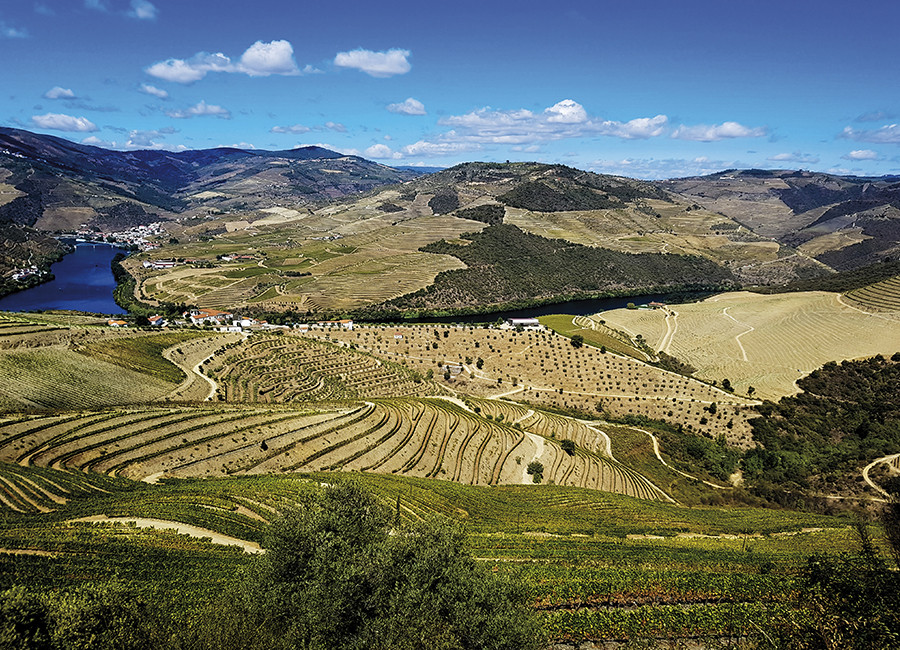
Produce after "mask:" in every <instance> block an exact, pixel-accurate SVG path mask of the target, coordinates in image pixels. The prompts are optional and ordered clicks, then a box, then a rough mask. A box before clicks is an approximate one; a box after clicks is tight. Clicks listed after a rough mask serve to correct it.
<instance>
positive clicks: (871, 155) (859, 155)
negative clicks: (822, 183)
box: [841, 149, 880, 160]
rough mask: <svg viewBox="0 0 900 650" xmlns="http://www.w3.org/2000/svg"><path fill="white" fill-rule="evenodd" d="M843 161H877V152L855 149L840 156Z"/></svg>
mask: <svg viewBox="0 0 900 650" xmlns="http://www.w3.org/2000/svg"><path fill="white" fill-rule="evenodd" d="M841 158H843V159H844V160H879V159H880V158H879V156H878V152H876V151H872V150H871V149H855V150H853V151H851V152H850V153H848V154H844V155H843V156H841Z"/></svg>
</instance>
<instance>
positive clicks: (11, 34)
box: [0, 20, 28, 38]
mask: <svg viewBox="0 0 900 650" xmlns="http://www.w3.org/2000/svg"><path fill="white" fill-rule="evenodd" d="M0 38H28V32H27V31H25V30H24V29H20V28H18V27H13V26H12V25H7V24H6V23H5V22H3V21H2V20H0Z"/></svg>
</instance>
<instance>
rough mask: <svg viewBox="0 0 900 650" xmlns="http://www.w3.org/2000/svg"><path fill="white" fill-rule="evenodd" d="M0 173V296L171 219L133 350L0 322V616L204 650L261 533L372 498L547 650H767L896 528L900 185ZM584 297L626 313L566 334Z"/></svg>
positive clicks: (267, 172)
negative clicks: (28, 605)
mask: <svg viewBox="0 0 900 650" xmlns="http://www.w3.org/2000/svg"><path fill="white" fill-rule="evenodd" d="M0 145H2V149H3V151H2V152H0V168H2V170H3V171H2V174H3V175H2V182H3V185H2V186H0V222H2V223H0V226H3V227H6V228H8V229H10V232H12V231H15V233H16V234H15V236H17V237H21V238H24V239H25V240H26V241H27V245H26V244H23V245H22V246H21V247H20V246H18V245H17V246H15V247H14V246H10V247H8V251H9V260H6V259H5V258H4V259H3V260H0V262H2V264H5V265H6V266H5V267H3V269H0V272H2V273H4V274H5V275H4V278H8V279H9V282H14V281H13V279H12V278H13V275H12V269H13V268H14V267H15V266H16V265H20V264H22V263H23V262H22V259H23V258H24V259H25V261H28V260H31V259H34V260H36V259H37V258H36V257H34V255H35V254H34V253H33V251H34V250H37V249H35V248H34V247H35V246H43V245H45V244H47V243H48V242H50V247H51V248H52V247H53V246H54V245H55V242H56V241H57V240H55V239H53V238H52V237H51V235H57V236H58V235H59V234H60V233H62V232H67V233H70V232H71V231H75V230H79V229H80V230H82V232H90V233H93V234H92V236H96V237H97V238H103V237H105V236H106V234H107V233H109V232H118V231H117V230H115V229H116V228H120V229H121V228H124V227H126V226H128V227H131V226H134V225H136V224H145V223H153V224H157V225H156V226H154V230H155V232H154V233H153V234H151V235H149V236H148V238H147V242H146V246H144V248H146V250H142V251H134V252H131V254H129V255H127V256H125V255H121V256H118V257H117V258H116V259H115V260H114V261H113V263H112V267H111V270H112V272H113V275H114V276H115V279H116V282H117V287H116V289H115V299H116V301H117V303H118V305H120V307H121V308H122V311H127V312H128V314H127V316H125V317H123V319H122V321H121V322H117V319H112V320H111V319H109V318H108V317H107V316H105V315H103V314H91V313H85V312H69V311H61V310H55V309H49V308H47V309H41V310H39V311H33V312H2V313H0V374H2V377H3V380H4V381H3V382H2V384H0V586H2V587H0V590H5V589H9V588H11V587H13V586H14V585H20V586H22V585H24V588H27V589H28V590H31V591H33V592H35V593H38V592H39V593H46V594H61V593H67V590H70V589H81V588H83V589H94V588H100V589H107V588H109V589H112V588H114V587H112V586H110V585H114V584H118V583H116V582H115V581H116V580H120V581H123V584H124V585H125V586H124V587H122V588H123V589H125V588H127V589H128V590H130V591H128V593H129V594H130V595H129V598H130V599H131V601H132V602H151V603H153V607H149V608H148V609H147V611H151V612H154V613H153V615H154V616H156V615H158V616H159V617H160V618H159V619H158V620H157V622H156V623H155V625H157V626H158V627H159V628H160V629H163V628H165V630H166V634H167V635H168V637H167V638H169V639H170V640H171V639H183V638H187V637H184V636H183V635H185V634H196V635H199V636H203V635H207V636H206V637H204V638H207V639H209V638H213V637H214V636H215V635H216V634H218V633H219V630H218V628H216V629H215V631H211V630H213V628H214V627H215V626H216V623H215V621H218V620H220V618H219V617H221V616H227V613H228V612H232V611H237V610H234V609H233V608H235V607H237V606H238V605H237V603H239V602H240V598H234V597H232V595H233V594H235V593H244V592H241V590H242V589H246V588H247V584H249V583H248V582H247V581H246V579H245V577H246V575H247V572H251V571H254V570H255V569H252V568H251V567H252V566H256V565H254V564H253V562H254V560H253V559H252V558H251V555H253V556H260V557H265V556H266V555H267V554H268V553H271V552H272V548H273V547H272V545H271V544H272V542H271V537H270V536H269V535H270V533H271V531H272V530H273V526H277V525H279V524H278V523H277V522H279V521H281V518H282V516H285V515H287V516H291V513H292V512H297V511H298V509H299V510H303V509H306V510H310V509H312V510H315V508H317V507H319V506H318V505H315V504H320V503H322V499H327V498H329V497H328V495H329V494H331V493H332V492H331V491H332V490H334V489H342V487H343V488H347V489H351V490H352V489H357V488H360V489H363V490H364V491H365V492H366V493H367V494H370V495H372V498H374V499H375V500H376V502H377V503H378V504H380V506H381V507H383V508H384V509H385V512H388V511H389V512H390V515H391V522H392V523H391V526H390V530H391V531H392V535H394V536H396V535H397V531H408V530H418V529H416V528H415V527H416V526H419V525H426V524H427V525H432V524H434V525H441V526H444V525H446V526H459V527H460V528H459V529H455V528H454V530H460V531H462V530H465V533H466V537H465V540H466V541H465V547H464V548H465V552H466V553H469V554H471V556H472V557H473V558H475V559H474V560H472V562H474V563H475V565H476V566H478V567H479V570H481V569H484V570H485V571H489V572H491V573H493V574H497V576H499V577H500V578H502V579H504V580H510V581H513V582H515V583H516V584H518V585H519V588H520V589H521V590H522V593H523V594H524V596H523V598H524V601H523V602H527V607H528V609H529V611H530V612H531V613H532V614H534V616H535V617H536V620H537V625H538V627H539V628H540V630H541V634H542V635H544V636H543V638H545V640H546V641H547V643H562V644H569V645H568V646H566V647H578V646H577V645H576V644H581V643H589V642H590V643H598V644H605V643H607V642H608V643H654V644H685V643H687V644H691V643H694V644H695V645H696V647H704V646H702V645H700V644H701V643H703V644H708V645H709V647H713V646H715V644H731V643H732V642H741V643H744V642H749V641H751V640H752V642H754V643H756V642H759V643H762V642H763V641H762V639H763V638H764V637H765V635H767V634H768V633H769V632H770V631H774V630H785V629H792V628H791V626H798V625H806V624H808V623H809V620H810V616H811V613H810V612H811V610H810V609H809V607H808V602H807V598H808V591H807V584H806V582H804V580H805V578H804V577H803V576H805V575H806V574H805V573H804V572H806V571H807V570H808V566H809V565H808V561H809V560H808V559H809V558H810V557H811V556H814V555H816V554H823V553H828V552H836V551H839V552H846V553H849V554H851V556H852V557H854V558H858V557H862V555H861V554H860V553H861V552H860V551H859V549H860V544H861V543H866V542H860V539H859V538H858V536H857V532H856V531H855V530H854V524H853V522H854V519H857V520H858V519H866V520H868V521H870V522H874V521H875V520H876V519H877V517H878V516H879V514H878V513H879V512H881V511H882V509H884V508H890V507H892V506H891V504H892V503H893V501H894V500H895V499H896V495H895V494H894V492H893V490H894V485H895V483H896V480H897V477H898V476H900V466H898V462H897V456H898V453H900V439H898V437H897V431H898V429H897V426H898V423H900V404H898V403H897V395H898V394H900V393H898V391H897V390H896V387H897V385H898V373H900V301H898V296H900V293H898V286H900V285H898V281H900V280H898V279H900V269H898V268H897V264H898V263H897V262H896V261H895V258H896V256H897V254H898V252H900V248H898V246H900V237H898V236H896V232H895V230H896V223H898V214H896V206H895V205H894V204H895V203H896V196H895V195H896V187H895V181H893V180H891V179H890V178H887V177H885V178H880V179H857V178H855V177H838V176H832V175H827V174H815V173H811V172H782V171H772V172H769V171H761V170H745V171H735V170H729V171H726V172H720V173H717V174H712V175H709V176H704V177H696V178H686V179H674V180H669V181H652V182H651V181H640V180H635V179H629V178H624V177H620V176H611V175H604V174H596V173H592V172H584V171H581V170H578V169H574V168H571V167H567V166H564V165H559V164H553V165H551V164H540V163H520V162H512V163H464V164H460V165H456V166H454V167H451V168H448V169H443V170H439V171H435V172H433V173H428V174H420V173H417V172H415V171H411V170H409V169H394V168H391V167H387V166H385V165H381V164H378V163H373V162H371V161H367V160H365V159H363V158H360V157H358V156H351V155H342V154H338V153H335V152H333V151H329V150H327V149H324V148H321V147H305V148H299V149H294V150H286V151H262V150H259V151H253V152H251V151H243V150H238V149H231V148H220V149H212V150H205V151H184V152H179V153H170V152H150V151H146V152H137V153H131V154H129V155H126V154H123V153H121V152H114V151H109V150H104V149H100V148H97V147H89V146H86V145H77V144H74V143H70V142H67V141H65V140H61V139H58V138H52V137H48V136H39V135H36V134H29V133H28V132H25V131H20V130H15V129H0ZM11 237H12V235H10V241H12V239H11ZM4 250H5V251H6V250H7V249H6V248H5V249H4ZM26 255H27V257H25V256H26ZM14 258H15V259H14ZM48 259H49V258H48ZM47 268H48V269H49V267H47ZM57 268H59V267H57ZM16 282H17V281H16ZM4 286H6V285H4ZM10 286H11V287H12V289H11V290H15V289H24V285H10ZM46 286H50V285H46ZM25 295H26V294H21V296H22V297H24V296H25ZM663 295H665V296H666V298H665V299H663V298H661V296H663ZM598 297H616V298H618V299H621V300H622V301H623V302H621V303H620V304H622V305H625V304H627V303H629V302H631V303H632V304H629V305H628V307H627V308H617V309H611V310H606V311H602V312H598V313H595V314H590V315H575V314H565V313H563V312H564V311H565V309H564V305H563V304H564V303H565V302H566V301H570V300H579V299H586V298H598ZM669 297H671V299H670V298H669ZM679 298H683V299H684V300H686V302H681V301H680V300H679ZM632 301H633V302H632ZM644 303H650V304H647V305H645V304H644ZM552 305H559V311H558V312H557V313H552V312H553V311H554V310H553V309H552V308H551V307H549V306H552ZM535 306H542V307H543V308H544V309H546V310H547V313H545V314H544V315H541V316H540V318H539V319H524V320H513V319H509V320H507V319H498V318H497V313H498V312H500V311H502V310H506V309H514V308H530V307H535ZM221 312H227V314H228V316H226V314H225V313H221ZM477 314H481V315H482V316H481V317H480V318H474V317H473V315H477ZM150 317H155V318H154V322H155V323H160V322H162V321H164V325H160V324H157V325H155V326H154V325H152V324H151V321H150V320H149V318H150ZM430 317H431V318H435V319H437V318H440V321H437V320H435V321H434V322H427V320H428V318H430ZM470 317H471V320H472V322H469V318H470ZM464 318H466V320H467V322H452V321H454V319H459V321H462V320H463V319H464ZM475 320H483V321H484V322H474V321H475ZM347 486H350V487H349V488H348V487H347ZM353 486H356V487H353ZM311 504H313V505H312V506H311ZM316 512H318V511H316ZM435 522H438V524H435ZM868 530H870V531H871V537H870V538H866V539H870V540H871V544H872V546H871V548H872V549H874V551H872V552H874V553H875V554H876V555H877V556H878V557H879V558H880V557H884V558H887V557H889V556H888V552H889V549H890V547H891V546H890V544H891V540H890V538H889V537H888V536H887V535H886V534H885V533H884V531H883V529H882V528H879V527H877V526H875V525H874V524H872V525H870V526H869V528H868ZM404 534H405V533H404ZM454 534H455V533H454ZM460 535H462V533H460ZM401 537H402V535H401ZM460 539H462V537H460ZM865 548H869V547H865ZM260 551H262V552H261V553H260ZM868 552H869V551H864V552H863V554H864V553H868ZM848 557H849V556H848ZM866 557H874V556H866ZM879 561H881V560H879ZM884 562H886V563H887V564H885V565H884V566H889V565H890V566H891V567H892V566H893V565H892V564H891V563H892V560H884ZM891 570H893V569H891ZM173 583H177V584H178V585H179V588H177V589H173V588H172V587H171V585H172V584H173ZM115 588H118V587H115ZM9 593H12V592H9ZM217 612H218V613H217ZM222 612H225V613H226V614H222ZM236 618H238V619H239V618H240V617H239V616H236ZM210 626H212V627H210ZM179 642H180V641H179ZM198 647H200V646H198ZM223 647H224V646H223ZM548 647H549V646H548ZM596 647H601V646H596ZM602 647H606V646H602ZM609 647H612V646H609ZM648 647H651V646H648ZM691 647H693V646H691Z"/></svg>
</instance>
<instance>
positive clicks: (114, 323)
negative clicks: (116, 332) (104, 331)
mask: <svg viewBox="0 0 900 650" xmlns="http://www.w3.org/2000/svg"><path fill="white" fill-rule="evenodd" d="M106 324H107V325H109V326H110V327H128V323H126V322H125V321H123V320H108V321H106Z"/></svg>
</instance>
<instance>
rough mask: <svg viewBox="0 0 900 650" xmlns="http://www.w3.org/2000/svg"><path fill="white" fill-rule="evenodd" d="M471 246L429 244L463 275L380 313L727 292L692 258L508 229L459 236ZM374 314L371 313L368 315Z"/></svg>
mask: <svg viewBox="0 0 900 650" xmlns="http://www.w3.org/2000/svg"><path fill="white" fill-rule="evenodd" d="M463 237H464V238H465V239H466V240H468V241H469V242H471V243H468V244H466V245H465V246H460V245H458V244H454V243H448V242H446V241H441V242H437V243H434V244H429V245H428V246H425V247H423V248H422V249H421V250H422V251H423V252H427V253H438V254H443V255H452V256H453V257H456V258H457V259H459V260H460V261H462V262H464V263H465V265H466V268H465V269H461V270H457V271H445V272H442V273H440V274H438V275H437V277H435V281H434V284H433V285H431V286H429V287H428V288H427V289H423V290H420V291H418V292H415V293H412V294H410V295H407V296H403V297H401V298H397V299H394V300H391V301H388V302H387V303H385V304H384V305H383V307H384V308H385V309H387V310H399V311H407V310H415V311H440V310H445V309H453V310H460V309H465V308H468V307H471V306H473V305H478V306H481V307H482V308H487V307H494V308H496V307H498V306H504V305H512V304H527V303H536V302H541V301H552V300H560V299H562V298H574V297H587V296H591V295H598V294H599V295H604V294H605V295H629V294H640V293H652V292H655V291H664V290H675V289H678V290H701V289H712V288H721V287H726V286H729V285H731V284H732V283H733V282H734V278H733V276H732V275H731V273H730V272H729V271H728V270H726V269H724V268H722V267H720V266H718V265H717V264H715V263H713V262H711V261H709V260H707V259H703V258H700V257H694V256H685V255H660V254H652V253H642V254H629V253H620V252H617V251H612V250H604V249H601V248H592V247H588V246H581V245H578V244H573V243H571V242H569V241H566V240H562V239H546V238H544V237H539V236H537V235H533V234H530V233H526V232H523V231H522V230H520V229H519V228H517V227H515V226H512V225H505V224H504V225H494V226H489V227H488V228H486V229H484V230H483V231H481V232H480V233H470V234H467V235H464V236H463ZM375 309H378V308H375Z"/></svg>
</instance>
